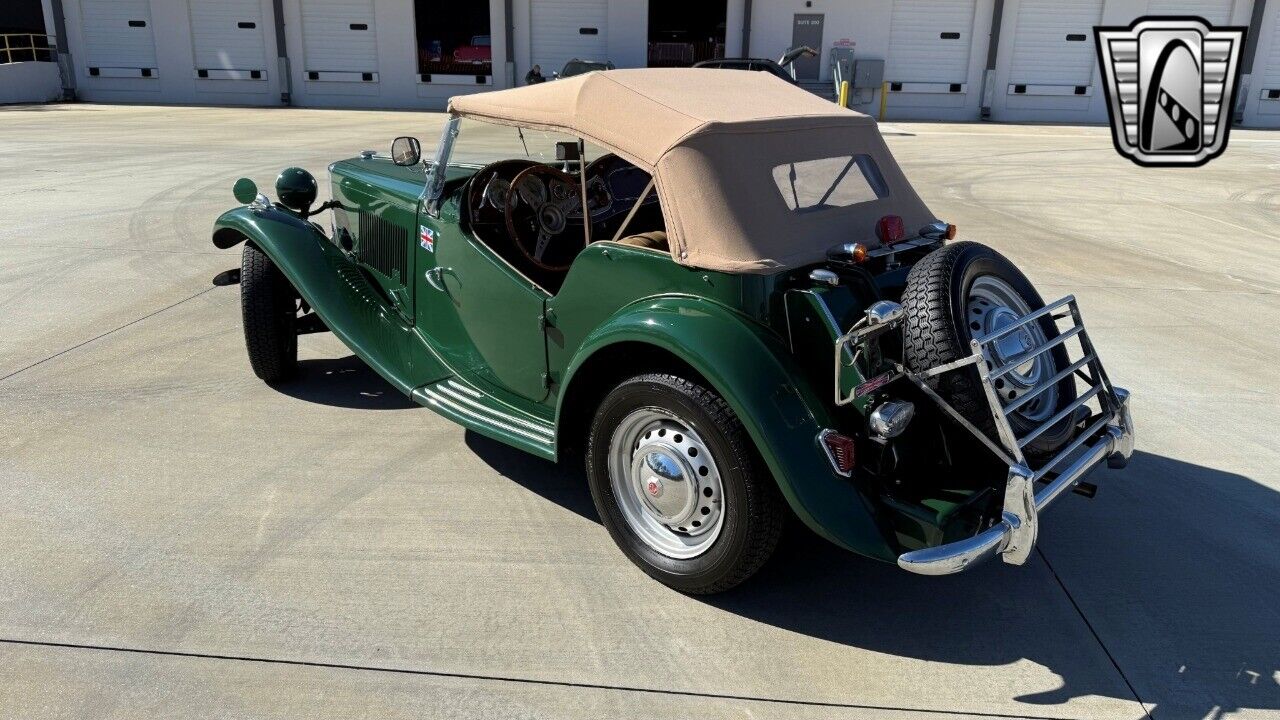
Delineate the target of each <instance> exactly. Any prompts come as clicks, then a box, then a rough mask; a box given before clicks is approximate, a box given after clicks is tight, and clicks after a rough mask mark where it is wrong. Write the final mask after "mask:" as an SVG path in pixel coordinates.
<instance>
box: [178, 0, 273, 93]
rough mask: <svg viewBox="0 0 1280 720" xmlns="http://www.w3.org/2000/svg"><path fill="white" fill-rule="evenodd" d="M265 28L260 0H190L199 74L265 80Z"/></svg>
mask: <svg viewBox="0 0 1280 720" xmlns="http://www.w3.org/2000/svg"><path fill="white" fill-rule="evenodd" d="M265 31H266V29H265V28H264V27H263V23H262V4H261V2H260V0H191V43H192V47H193V49H194V51H195V70H196V77H199V78H210V79H222V80H265V79H266V77H267V50H266V41H265V39H264V37H263V33H264V32H265Z"/></svg>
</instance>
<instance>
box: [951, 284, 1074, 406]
mask: <svg viewBox="0 0 1280 720" xmlns="http://www.w3.org/2000/svg"><path fill="white" fill-rule="evenodd" d="M1030 312H1031V307H1030V306H1029V305H1027V301H1026V300H1025V299H1024V298H1023V297H1022V295H1021V294H1019V293H1018V292H1017V291H1016V290H1014V289H1013V287H1012V286H1010V285H1009V283H1007V282H1005V281H1004V280H1002V279H1000V278H998V277H996V276H994V275H981V276H979V277H978V278H977V279H976V280H974V281H973V284H972V285H970V286H969V297H968V299H967V301H966V303H965V318H966V320H967V321H968V323H969V332H970V333H971V335H972V336H973V337H978V336H981V335H987V334H989V333H993V332H996V331H998V330H1001V329H1003V328H1006V327H1008V326H1010V325H1012V324H1013V323H1014V322H1016V321H1017V320H1018V318H1020V317H1022V316H1024V315H1027V314H1028V313H1030ZM1045 342H1046V338H1045V334H1044V330H1043V329H1042V328H1041V327H1040V324H1039V323H1028V324H1026V325H1023V326H1022V327H1020V328H1018V329H1017V330H1014V331H1013V332H1011V333H1009V334H1008V335H1005V336H1004V337H1002V338H1000V339H999V340H997V341H996V342H995V343H992V344H991V346H990V347H991V349H992V354H993V356H994V357H993V359H994V360H995V364H996V366H997V367H999V366H1003V365H1007V364H1009V363H1010V362H1016V361H1017V360H1018V359H1019V358H1021V357H1022V356H1024V355H1025V354H1026V353H1027V352H1029V351H1031V350H1034V349H1035V348H1036V347H1039V346H1040V345H1043V344H1044V343H1045ZM1055 372H1056V371H1055V369H1054V365H1053V355H1052V353H1048V352H1046V353H1041V354H1040V355H1037V356H1035V357H1034V358H1030V359H1028V360H1026V361H1025V362H1022V363H1021V364H1019V365H1018V366H1017V367H1016V368H1015V369H1014V370H1012V371H1011V372H1009V373H1008V374H1006V375H1004V376H1003V377H1001V378H998V379H997V380H995V383H994V384H995V389H996V393H997V394H998V395H999V396H1000V402H1001V403H1002V404H1005V405H1007V404H1009V403H1011V402H1013V401H1014V400H1017V399H1018V398H1020V397H1022V396H1023V395H1025V394H1027V393H1028V392H1030V391H1031V390H1034V389H1035V388H1037V387H1039V386H1040V385H1041V384H1042V383H1045V382H1047V381H1048V380H1049V379H1050V378H1052V377H1053V375H1054V374H1055ZM1057 406H1058V390H1057V388H1049V389H1048V390H1045V391H1044V392H1042V393H1040V394H1039V395H1038V396H1037V397H1036V398H1035V399H1033V400H1031V401H1030V402H1028V403H1027V404H1025V405H1023V406H1022V407H1020V408H1018V410H1017V411H1016V413H1015V414H1017V415H1021V416H1022V417H1024V418H1026V419H1027V420H1029V421H1032V422H1043V421H1044V420H1046V419H1048V418H1049V417H1050V416H1051V415H1053V413H1054V411H1055V410H1056V409H1057Z"/></svg>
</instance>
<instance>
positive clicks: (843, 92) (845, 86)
mask: <svg viewBox="0 0 1280 720" xmlns="http://www.w3.org/2000/svg"><path fill="white" fill-rule="evenodd" d="M837 103H838V104H839V105H840V107H842V108H847V107H849V81H848V80H841V81H840V99H839V100H838V101H837Z"/></svg>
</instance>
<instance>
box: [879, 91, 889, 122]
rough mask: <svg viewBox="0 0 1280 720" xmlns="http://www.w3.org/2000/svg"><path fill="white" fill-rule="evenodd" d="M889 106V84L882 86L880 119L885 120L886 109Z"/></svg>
mask: <svg viewBox="0 0 1280 720" xmlns="http://www.w3.org/2000/svg"><path fill="white" fill-rule="evenodd" d="M888 105H889V83H885V84H883V85H881V86H880V119H881V120H884V109H885V107H886V106H888Z"/></svg>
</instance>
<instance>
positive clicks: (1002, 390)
mask: <svg viewBox="0 0 1280 720" xmlns="http://www.w3.org/2000/svg"><path fill="white" fill-rule="evenodd" d="M902 305H903V309H904V310H905V316H906V332H905V333H904V348H903V351H904V356H905V357H906V360H907V365H908V367H909V368H910V369H912V370H914V371H917V372H921V371H924V370H928V369H930V368H934V367H937V366H939V365H944V364H946V363H949V362H952V361H955V360H959V359H961V358H964V357H967V356H968V355H969V354H970V353H971V352H972V350H971V348H970V345H969V342H970V340H972V339H973V338H974V337H979V336H982V335H985V334H988V333H991V332H994V331H997V330H1000V329H1001V328H1004V327H1008V326H1009V325H1011V324H1012V323H1013V322H1014V321H1016V320H1017V319H1018V318H1020V317H1022V316H1024V315H1027V314H1028V313H1031V312H1034V311H1035V310H1039V309H1040V308H1042V307H1044V301H1043V300H1042V299H1041V298H1040V294H1039V293H1037V292H1036V290H1035V288H1034V287H1032V285H1031V281H1029V280H1027V278H1026V276H1025V275H1023V274H1022V272H1020V271H1019V270H1018V269H1017V268H1016V267H1015V266H1014V265H1013V263H1011V262H1009V261H1008V260H1007V259H1006V258H1005V257H1004V256H1003V255H1001V254H1000V253H998V252H996V251H995V250H992V249H991V248H989V247H987V246H985V245H980V244H978V243H972V242H962V243H956V244H954V245H950V246H948V247H945V248H940V249H938V250H935V251H933V252H932V253H930V254H929V255H927V256H925V258H924V259H922V260H921V261H920V262H918V263H916V265H915V266H914V267H913V268H912V269H911V272H910V274H908V276H907V286H906V289H905V290H904V292H903V296H902ZM1057 336H1058V329H1057V326H1056V325H1055V324H1054V322H1053V320H1052V319H1051V318H1047V317H1046V318H1044V319H1042V320H1040V321H1038V322H1033V323H1028V324H1027V325H1024V326H1022V327H1021V328H1019V329H1017V330H1015V331H1013V332H1011V333H1009V334H1007V335H1005V336H1004V337H1003V338H1002V339H1000V340H999V341H997V342H996V343H994V344H993V345H992V346H990V347H991V351H992V354H993V355H994V364H995V365H996V366H1000V365H1004V364H1006V363H1007V362H1009V361H1011V360H1013V359H1015V358H1017V357H1019V356H1020V355H1022V354H1023V353H1025V352H1026V351H1027V350H1029V349H1032V348H1034V347H1036V346H1039V345H1043V344H1044V343H1045V342H1047V341H1048V340H1052V339H1053V338H1055V337H1057ZM1069 364H1070V362H1069V360H1068V358H1067V351H1066V349H1065V348H1064V347H1063V346H1062V345H1059V346H1057V347H1055V348H1053V349H1052V350H1050V351H1049V352H1046V353H1041V354H1040V355H1037V356H1036V357H1034V358H1032V359H1030V360H1028V361H1026V362H1024V363H1022V364H1020V365H1018V366H1017V367H1016V368H1015V369H1014V370H1012V371H1011V372H1009V373H1008V374H1007V375H1005V376H1004V377H1002V378H999V379H997V380H995V382H994V387H995V391H996V393H997V395H998V396H999V398H1000V403H1001V406H1002V407H1005V406H1008V405H1009V404H1011V403H1014V402H1019V401H1020V400H1021V398H1022V397H1023V396H1024V395H1026V394H1028V393H1030V392H1032V391H1033V390H1035V389H1036V388H1039V387H1041V386H1042V385H1044V384H1045V383H1046V382H1047V381H1048V380H1050V379H1052V378H1053V376H1054V375H1056V374H1057V373H1058V372H1059V371H1060V370H1062V369H1063V368H1065V367H1067V366H1068V365H1069ZM935 382H936V387H935V389H936V390H937V391H938V393H939V394H940V395H942V397H943V398H945V399H946V400H947V401H948V402H950V403H951V404H952V406H953V407H955V409H956V410H957V411H958V412H959V413H960V414H961V415H963V416H964V417H965V419H967V420H968V421H969V422H971V423H973V424H974V425H975V426H976V427H977V428H978V429H980V430H982V431H984V432H986V433H987V434H988V435H989V436H990V437H991V438H992V439H996V431H995V423H994V421H993V418H992V414H991V408H990V404H989V403H988V401H987V397H986V392H985V390H984V389H983V387H982V384H981V380H980V379H979V377H978V372H977V370H976V369H974V368H964V369H961V370H957V371H952V372H949V373H943V374H942V375H941V376H939V377H937V378H935ZM1075 398H1076V389H1075V382H1074V380H1073V379H1072V378H1070V377H1067V378H1064V379H1062V380H1060V381H1058V383H1056V384H1055V385H1054V386H1053V387H1049V388H1047V389H1045V390H1043V391H1041V392H1040V393H1039V394H1037V395H1036V396H1035V397H1034V398H1033V399H1031V400H1028V401H1022V404H1021V405H1019V407H1018V408H1017V409H1016V410H1014V411H1013V412H1011V413H1009V414H1008V418H1009V425H1010V426H1011V427H1012V428H1013V431H1014V433H1015V434H1017V435H1024V434H1026V433H1027V432H1029V431H1031V430H1032V429H1033V428H1036V427H1039V426H1040V425H1042V424H1043V423H1044V422H1046V421H1047V420H1049V419H1050V418H1052V417H1053V416H1054V414H1056V413H1057V412H1058V411H1059V410H1060V409H1061V408H1062V407H1063V406H1065V405H1067V404H1070V403H1071V402H1072V401H1074V400H1075ZM1075 425H1076V423H1075V419H1074V418H1072V417H1066V418H1063V419H1062V420H1059V421H1058V422H1057V423H1055V424H1054V425H1053V426H1052V427H1051V428H1049V429H1048V430H1046V431H1045V432H1044V433H1042V434H1041V435H1040V436H1039V437H1037V438H1036V439H1035V440H1034V441H1032V442H1031V443H1029V444H1028V445H1027V447H1026V448H1024V451H1025V452H1026V453H1027V454H1028V455H1032V456H1037V457H1038V456H1045V455H1049V454H1052V453H1053V452H1054V451H1056V450H1058V449H1059V448H1060V447H1062V446H1063V445H1064V444H1066V443H1067V442H1068V441H1069V440H1071V438H1072V436H1073V435H1074V433H1075ZM997 441H998V440H997Z"/></svg>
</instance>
